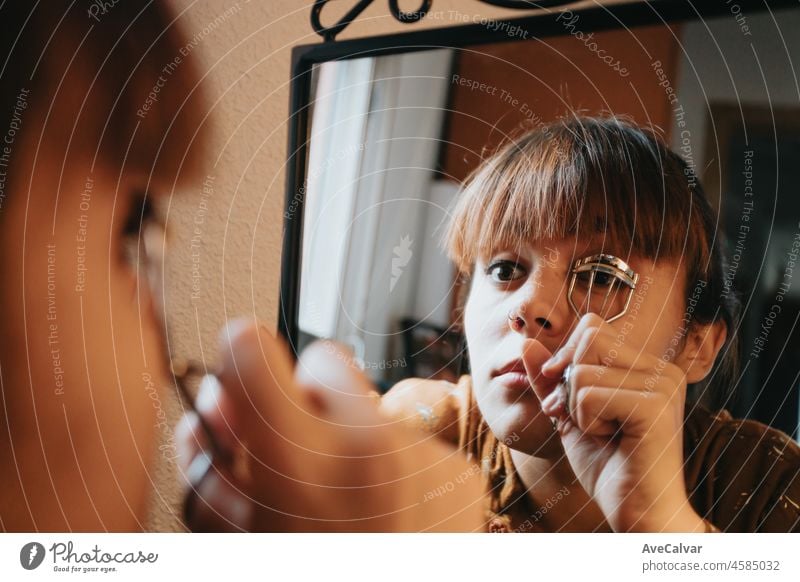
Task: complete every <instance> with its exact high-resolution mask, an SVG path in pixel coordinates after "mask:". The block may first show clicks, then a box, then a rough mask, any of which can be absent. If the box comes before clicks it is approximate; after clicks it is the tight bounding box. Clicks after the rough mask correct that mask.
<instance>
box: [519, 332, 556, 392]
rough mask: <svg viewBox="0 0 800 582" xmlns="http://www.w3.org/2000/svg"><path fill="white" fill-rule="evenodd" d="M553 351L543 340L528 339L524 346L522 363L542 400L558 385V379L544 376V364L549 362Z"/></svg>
mask: <svg viewBox="0 0 800 582" xmlns="http://www.w3.org/2000/svg"><path fill="white" fill-rule="evenodd" d="M552 355H553V354H552V353H550V350H548V349H547V348H546V347H544V345H543V344H542V342H540V341H539V340H536V339H526V340H525V343H524V344H523V346H522V363H523V364H524V365H525V371H526V372H527V374H528V381H529V382H530V383H531V387H532V388H533V391H534V392H535V393H536V396H538V397H539V400H540V401H544V400H546V399H547V398H548V397H549V396H550V395H551V394H552V393H553V390H554V389H555V388H556V387H557V385H558V380H555V379H552V378H548V377H546V376H544V375H543V374H542V373H541V372H542V365H543V364H544V363H545V362H547V361H548V360H549V359H550V358H551V357H552Z"/></svg>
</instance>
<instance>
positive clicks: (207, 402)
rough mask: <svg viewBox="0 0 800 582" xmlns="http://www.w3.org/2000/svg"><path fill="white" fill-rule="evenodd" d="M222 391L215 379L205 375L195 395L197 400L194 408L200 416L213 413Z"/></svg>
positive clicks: (212, 376) (210, 375)
mask: <svg viewBox="0 0 800 582" xmlns="http://www.w3.org/2000/svg"><path fill="white" fill-rule="evenodd" d="M221 391H222V385H221V384H220V383H219V380H217V377H216V376H214V375H212V374H206V375H205V376H203V379H202V380H201V381H200V389H199V391H198V393H197V400H196V401H195V407H196V408H197V411H198V412H200V413H201V414H207V413H209V412H213V411H214V410H216V409H217V407H218V406H219V395H220V392H221Z"/></svg>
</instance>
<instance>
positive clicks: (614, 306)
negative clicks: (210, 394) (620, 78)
mask: <svg viewBox="0 0 800 582" xmlns="http://www.w3.org/2000/svg"><path fill="white" fill-rule="evenodd" d="M715 235H716V233H715V223H714V216H713V212H712V210H711V208H710V206H709V203H708V200H707V199H706V197H705V194H704V193H703V191H702V189H701V187H700V185H699V183H698V182H697V180H696V178H695V177H694V176H693V174H692V172H691V170H690V169H689V168H688V167H687V165H686V164H685V163H684V162H683V161H682V160H681V158H680V157H679V156H678V155H676V154H675V153H673V152H671V151H669V149H668V148H667V147H666V146H665V145H664V143H663V142H662V141H661V140H660V139H658V138H657V137H656V136H655V135H653V134H652V133H650V132H647V131H644V130H642V129H640V128H638V127H636V126H635V125H633V124H630V123H627V122H625V121H622V120H620V119H617V118H608V119H594V118H571V119H566V120H563V121H560V122H557V123H554V124H552V125H550V126H548V127H544V128H541V129H539V130H537V131H533V132H531V133H529V134H527V135H524V136H523V137H522V138H521V139H519V140H516V141H514V142H511V143H508V144H506V145H505V146H504V147H503V148H501V149H500V150H499V151H498V152H497V153H496V154H495V155H494V156H492V157H491V158H490V159H488V160H486V161H485V162H484V163H483V164H482V166H481V167H480V168H478V169H477V170H476V172H475V173H474V175H473V176H472V177H471V179H470V180H469V182H468V184H467V186H466V187H465V190H464V193H463V195H462V196H461V198H460V200H459V202H458V205H457V206H456V208H455V211H454V213H453V217H452V220H451V224H450V229H449V232H448V236H447V248H448V251H449V253H450V256H451V258H452V259H453V260H454V262H455V263H456V265H457V266H458V268H459V271H460V272H461V273H462V274H463V275H464V276H465V278H466V282H465V285H464V286H463V288H464V289H466V290H467V293H468V297H467V299H466V304H465V308H464V330H465V335H466V340H467V347H468V351H469V359H470V364H471V374H470V375H468V376H463V377H462V378H461V380H460V381H459V382H458V383H457V384H455V385H453V384H449V383H446V382H432V381H426V380H420V379H410V380H405V381H403V382H401V383H400V384H398V385H396V386H395V387H394V388H393V389H392V390H391V391H390V392H389V393H388V394H387V395H386V396H385V397H383V399H382V400H383V401H382V406H381V409H382V413H383V414H384V415H385V416H387V417H390V418H394V419H397V420H401V421H403V422H405V423H408V424H411V425H414V426H416V427H417V428H421V429H423V430H427V431H429V432H431V433H433V434H436V435H438V436H440V437H442V438H443V439H444V440H449V441H451V442H452V443H453V444H457V445H458V446H459V448H460V449H461V450H462V452H464V453H465V455H466V457H467V459H468V460H469V461H470V462H471V463H473V466H472V467H471V468H470V470H469V471H468V472H466V473H464V474H461V475H453V476H452V477H451V479H450V480H449V481H445V482H443V483H441V484H440V486H439V487H438V488H435V489H428V490H424V489H420V493H419V495H420V496H421V497H422V498H423V503H427V502H429V501H433V500H437V501H438V500H441V499H451V500H452V494H453V492H454V491H458V486H459V485H460V484H461V483H462V482H464V481H467V480H469V478H472V477H473V476H475V475H479V476H482V477H483V478H484V479H485V486H486V487H487V489H488V491H489V499H488V507H487V508H486V509H487V515H486V519H485V521H484V527H485V528H486V529H488V530H490V531H520V532H522V531H658V532H668V531H676V532H714V531H720V530H723V531H752V532H755V531H797V530H798V529H800V505H799V504H800V449H799V448H798V446H797V444H796V443H794V442H793V441H792V440H791V439H789V438H788V437H787V436H786V435H784V434H782V433H780V432H779V431H776V430H773V429H770V428H767V427H765V426H763V425H761V424H759V423H756V422H753V421H738V420H733V419H732V418H731V417H730V415H729V414H728V413H727V412H725V411H724V410H722V408H723V407H724V405H725V404H726V403H727V402H728V398H729V396H730V391H731V390H730V389H731V387H732V385H733V381H734V378H735V367H736V366H735V354H736V351H737V350H736V335H735V333H736V329H737V323H736V322H737V315H736V305H735V300H734V298H733V297H732V296H730V295H728V294H726V293H723V280H722V272H723V260H722V254H721V252H720V248H719V242H718V239H717V238H716V236H715ZM598 265H599V267H598ZM584 267H590V269H588V270H582V269H583V268H584ZM609 273H613V276H611V277H610V276H609ZM598 288H600V289H601V291H602V292H601V294H600V296H599V298H600V301H596V300H595V299H593V297H596V292H597V290H598ZM593 293H594V295H593ZM215 394H216V396H215V398H214V402H216V405H213V406H210V407H207V408H206V409H205V410H206V411H207V414H208V415H209V418H211V419H216V420H217V421H219V420H220V418H221V416H222V415H221V413H220V410H221V408H220V406H222V408H224V403H225V402H226V401H228V399H227V397H226V396H225V394H224V393H223V392H220V391H219V390H217V391H216V392H215ZM710 410H712V411H716V412H711V411H710ZM421 411H422V412H421ZM234 416H235V415H234ZM189 433H190V432H187V434H189ZM189 448H191V447H189ZM299 475H302V471H300V472H299ZM231 497H232V498H236V495H235V494H232V496H231ZM221 505H224V504H221ZM452 507H456V506H455V504H453V505H452ZM262 523H264V522H262ZM355 529H357V528H355Z"/></svg>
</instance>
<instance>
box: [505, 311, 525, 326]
mask: <svg viewBox="0 0 800 582" xmlns="http://www.w3.org/2000/svg"><path fill="white" fill-rule="evenodd" d="M508 320H509V321H510V322H511V329H513V330H514V331H519V330H521V329H522V328H523V326H524V325H525V320H524V319H522V318H521V317H520V316H519V315H517V314H515V313H514V310H513V309H512V310H511V311H509V312H508Z"/></svg>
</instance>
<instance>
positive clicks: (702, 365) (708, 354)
mask: <svg viewBox="0 0 800 582" xmlns="http://www.w3.org/2000/svg"><path fill="white" fill-rule="evenodd" d="M727 336H728V328H727V325H725V322H724V321H721V320H720V321H716V322H714V323H711V324H708V325H692V327H691V329H690V330H689V333H688V334H687V335H686V342H685V344H684V346H683V351H681V353H680V354H678V356H676V358H675V360H674V362H673V363H674V364H675V365H676V366H678V367H680V368H681V369H683V371H684V372H686V383H687V384H696V383H697V382H700V381H702V380H703V379H704V378H705V377H706V376H708V374H709V372H711V368H713V367H714V362H715V361H716V360H717V354H719V351H720V350H721V349H722V345H723V344H724V343H725V338H726V337H727Z"/></svg>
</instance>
